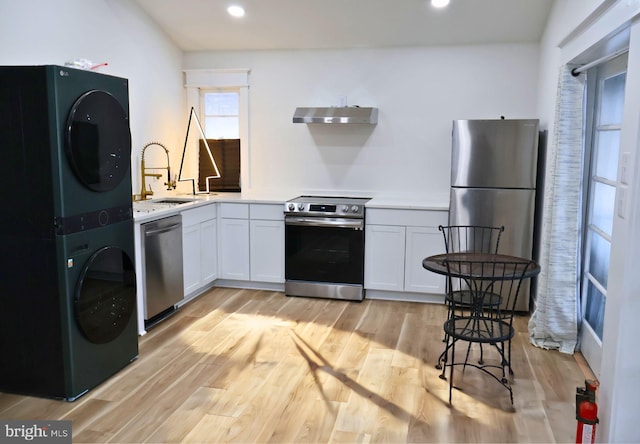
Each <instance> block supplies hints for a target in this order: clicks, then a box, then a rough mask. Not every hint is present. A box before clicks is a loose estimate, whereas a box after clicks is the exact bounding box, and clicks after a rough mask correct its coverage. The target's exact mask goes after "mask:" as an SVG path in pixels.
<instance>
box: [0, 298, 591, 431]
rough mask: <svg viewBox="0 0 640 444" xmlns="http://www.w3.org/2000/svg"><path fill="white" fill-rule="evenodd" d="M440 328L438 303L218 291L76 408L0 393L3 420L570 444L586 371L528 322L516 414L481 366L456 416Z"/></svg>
mask: <svg viewBox="0 0 640 444" xmlns="http://www.w3.org/2000/svg"><path fill="white" fill-rule="evenodd" d="M444 317H445V310H444V308H443V307H442V306H439V305H433V304H417V303H404V302H388V301H374V300H365V301H364V302H362V303H354V302H341V301H330V300H321V299H307V298H290V297H286V296H284V295H283V294H282V293H277V292H266V291H255V290H238V289H213V290H212V291H210V292H208V293H207V294H205V295H203V296H201V297H199V298H198V299H196V300H195V301H194V302H191V303H190V304H187V305H186V306H184V307H183V308H182V309H181V310H179V311H178V313H176V314H175V315H174V316H173V317H171V318H169V319H167V320H166V321H164V322H163V323H161V324H159V325H158V326H157V327H156V328H155V329H152V330H151V331H150V332H149V333H148V334H147V335H145V336H143V337H141V338H140V356H139V358H138V359H137V360H136V361H134V362H133V363H132V364H131V365H129V366H128V367H127V368H125V369H124V370H122V371H121V372H119V373H118V374H117V375H115V376H114V377H112V378H110V379H109V380H108V381H106V382H104V383H103V384H101V385H100V386H99V387H97V388H95V389H93V390H91V391H90V392H89V393H88V394H86V395H84V396H83V397H82V398H80V399H79V400H77V401H75V402H73V403H67V402H62V401H56V400H50V399H40V398H33V397H26V396H18V395H14V394H5V393H0V418H2V419H23V420H24V419H47V420H56V419H66V420H72V421H73V441H74V442H78V443H79V442H86V443H97V442H118V443H138V442H197V443H204V442H237V443H245V442H274V443H304V442H310V443H325V442H347V443H354V442H384V443H402V442H574V441H575V407H574V404H575V389H576V387H577V386H582V385H583V384H584V376H583V373H582V371H581V369H580V367H579V366H578V364H576V361H575V359H574V358H573V357H572V356H569V355H563V354H561V353H558V352H556V351H545V350H541V349H538V348H535V347H533V346H531V345H530V344H529V342H528V335H527V318H524V317H520V318H519V319H518V320H517V328H518V333H517V336H516V338H515V339H514V341H513V361H514V370H515V381H514V384H513V391H514V408H513V409H512V408H511V404H510V402H509V393H508V391H507V390H505V389H504V388H503V387H502V386H500V385H499V384H498V383H497V382H496V381H494V380H493V379H491V378H490V377H488V376H487V375H484V374H483V373H482V372H480V371H478V370H476V369H473V368H467V370H466V371H465V372H464V374H463V373H462V372H460V373H459V374H458V373H456V374H454V379H455V380H456V382H457V384H459V387H460V388H459V389H455V390H454V392H453V406H452V407H450V406H449V404H448V402H447V400H448V381H443V380H441V379H439V378H438V373H439V372H438V371H437V370H436V369H435V368H434V364H435V362H436V360H437V357H438V355H439V354H440V352H441V350H442V346H443V343H442V323H443V320H444ZM460 348H461V347H460ZM447 373H448V372H447Z"/></svg>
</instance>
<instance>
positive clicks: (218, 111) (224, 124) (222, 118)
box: [203, 91, 240, 139]
mask: <svg viewBox="0 0 640 444" xmlns="http://www.w3.org/2000/svg"><path fill="white" fill-rule="evenodd" d="M203 100H204V127H205V128H204V132H205V135H206V136H207V139H239V138H240V114H239V94H238V92H237V91H229V92H225V91H222V92H205V93H204V97H203Z"/></svg>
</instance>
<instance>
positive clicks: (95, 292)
mask: <svg viewBox="0 0 640 444" xmlns="http://www.w3.org/2000/svg"><path fill="white" fill-rule="evenodd" d="M74 304H75V316H76V320H77V322H78V325H79V326H80V330H81V331H82V333H83V334H84V336H85V337H86V338H87V339H88V340H89V341H91V342H92V343H94V344H106V343H107V342H111V341H113V340H114V339H116V338H117V337H118V336H120V334H121V333H122V332H123V331H124V329H125V328H126V326H127V323H128V322H129V319H130V318H131V316H132V314H133V313H134V311H135V305H136V279H135V271H134V267H133V262H132V261H131V258H129V256H128V255H127V254H126V253H125V252H124V251H122V250H121V249H120V248H117V247H104V248H102V249H100V250H98V251H96V252H95V253H94V254H93V255H92V256H91V258H90V259H89V260H88V261H87V264H86V266H85V268H84V269H83V270H82V273H81V275H80V280H79V281H78V285H77V287H76V294H75V300H74Z"/></svg>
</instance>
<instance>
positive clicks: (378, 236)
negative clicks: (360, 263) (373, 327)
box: [364, 208, 447, 294]
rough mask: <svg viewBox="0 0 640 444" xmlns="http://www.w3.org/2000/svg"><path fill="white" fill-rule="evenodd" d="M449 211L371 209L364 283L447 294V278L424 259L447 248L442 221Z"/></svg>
mask: <svg viewBox="0 0 640 444" xmlns="http://www.w3.org/2000/svg"><path fill="white" fill-rule="evenodd" d="M446 221H447V213H446V212H445V211H430V210H394V209H375V208H372V209H368V210H367V226H366V228H365V236H366V238H365V278H364V286H365V288H366V289H371V290H386V291H393V292H414V293H432V294H444V284H445V282H444V278H443V277H442V276H439V275H436V274H435V273H431V272H429V271H427V270H425V269H424V268H423V267H422V260H423V259H424V258H425V257H427V256H431V255H433V254H437V253H441V252H443V251H444V244H443V240H442V234H441V233H440V231H439V230H438V225H441V224H442V225H444V224H446Z"/></svg>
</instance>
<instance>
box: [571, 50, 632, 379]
mask: <svg viewBox="0 0 640 444" xmlns="http://www.w3.org/2000/svg"><path fill="white" fill-rule="evenodd" d="M626 69H627V55H626V54H624V55H621V56H619V57H617V58H615V59H613V60H611V61H609V62H607V63H605V64H603V65H600V66H598V67H596V68H592V69H591V70H589V71H588V72H587V79H588V83H587V122H586V123H587V126H586V127H587V128H588V129H587V138H586V145H585V162H584V165H585V169H584V171H585V173H584V183H583V186H582V190H583V195H584V198H583V199H584V202H583V206H584V216H583V221H582V226H583V227H584V229H583V233H582V235H583V240H582V245H583V248H582V257H581V261H582V273H581V278H582V279H581V280H582V285H581V290H580V296H581V297H580V300H581V307H582V325H581V330H580V342H581V345H580V348H581V351H582V354H583V355H584V357H585V359H586V360H587V362H588V363H589V365H590V367H591V369H592V370H593V371H594V372H595V373H596V375H598V374H599V373H600V367H601V353H602V333H603V330H604V312H605V309H606V300H607V286H608V277H609V257H610V254H611V235H612V231H613V219H614V215H615V208H614V207H615V196H616V186H617V173H618V157H619V151H620V131H621V129H622V110H623V107H624V90H625V83H626Z"/></svg>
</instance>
